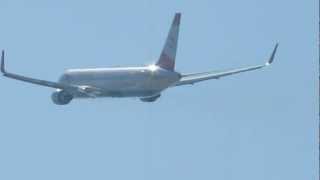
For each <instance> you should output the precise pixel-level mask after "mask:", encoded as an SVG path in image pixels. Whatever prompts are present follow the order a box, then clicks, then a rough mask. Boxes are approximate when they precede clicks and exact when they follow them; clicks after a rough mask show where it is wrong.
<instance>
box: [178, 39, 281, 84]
mask: <svg viewBox="0 0 320 180" xmlns="http://www.w3.org/2000/svg"><path fill="white" fill-rule="evenodd" d="M278 46H279V43H277V44H276V45H275V47H274V49H273V51H272V54H271V56H270V58H269V59H268V61H267V62H266V63H265V64H263V65H257V66H250V67H245V68H238V69H232V70H227V71H220V72H217V71H209V72H202V73H194V74H185V75H182V78H181V79H180V81H178V82H177V83H176V84H174V86H181V85H187V84H194V83H197V82H200V81H205V80H209V79H219V78H221V77H224V76H228V75H232V74H237V73H241V72H246V71H253V70H256V69H260V68H263V67H266V66H269V65H270V64H272V63H273V61H274V58H275V54H276V52H277V49H278Z"/></svg>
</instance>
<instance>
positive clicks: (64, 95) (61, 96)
mask: <svg viewBox="0 0 320 180" xmlns="http://www.w3.org/2000/svg"><path fill="white" fill-rule="evenodd" d="M51 99H52V101H53V102H54V103H55V104H57V105H66V104H68V103H69V102H70V101H71V100H72V99H73V96H72V95H71V94H70V93H68V92H66V91H64V90H57V91H56V92H54V93H52V95H51Z"/></svg>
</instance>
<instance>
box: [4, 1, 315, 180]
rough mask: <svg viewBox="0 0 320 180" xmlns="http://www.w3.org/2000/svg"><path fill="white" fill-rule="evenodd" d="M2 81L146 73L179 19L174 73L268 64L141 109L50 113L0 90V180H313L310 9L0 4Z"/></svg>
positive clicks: (31, 89) (173, 92)
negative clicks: (105, 71) (121, 69)
mask: <svg viewBox="0 0 320 180" xmlns="http://www.w3.org/2000/svg"><path fill="white" fill-rule="evenodd" d="M0 3H1V4H0V22H1V28H0V48H4V49H5V50H6V62H7V68H8V70H11V71H14V72H17V73H21V74H24V75H29V76H32V77H38V78H42V79H47V80H57V79H58V77H59V75H60V74H61V73H62V72H63V71H64V70H65V69H67V68H84V67H108V66H115V65H123V66H130V65H141V64H149V63H151V62H154V61H155V60H156V59H157V58H158V56H159V53H160V51H161V48H162V46H163V43H164V40H165V37H166V34H167V32H168V29H169V26H170V23H171V21H172V18H173V15H174V13H175V12H182V22H181V32H180V39H179V48H178V55H177V62H176V68H177V70H178V71H180V72H198V71H206V70H223V69H228V68H233V67H242V66H247V65H256V64H260V63H264V62H265V61H266V59H267V58H268V57H269V55H270V53H271V51H272V48H273V46H274V44H275V43H276V42H280V46H279V51H278V54H277V56H276V59H275V62H274V64H273V65H272V66H270V67H268V68H266V69H263V70H260V71H256V72H249V73H244V74H239V75H235V76H232V77H226V78H221V79H219V80H212V81H208V82H204V83H199V84H197V85H194V86H185V87H177V88H174V89H169V90H168V91H166V92H164V93H163V94H162V97H161V98H160V99H159V100H158V101H157V102H155V103H142V102H140V101H138V100H137V99H133V98H129V99H112V98H109V99H108V98H106V99H96V100H75V101H73V102H72V103H71V104H70V105H68V106H56V105H54V104H53V103H52V102H51V99H50V95H51V92H52V91H53V90H52V89H49V88H45V87H39V86H34V85H31V84H26V83H23V82H17V81H13V80H9V79H5V78H1V79H0V83H1V94H0V99H1V101H0V107H1V110H0V112H1V119H0V144H1V145H0V179H7V180H9V179H32V180H36V179H119V180H120V179H137V180H141V179H154V180H158V179H159V180H160V179H172V180H173V179H185V180H191V179H192V180H193V179H246V180H251V179H252V180H254V179H261V180H270V179H273V180H283V179H291V180H301V179H315V178H317V176H318V165H317V157H318V155H317V147H318V146H317V143H318V139H317V127H318V123H317V115H318V111H317V107H318V105H317V103H318V97H317V87H318V83H317V73H318V68H317V67H318V66H317V57H318V54H317V22H318V20H317V15H318V10H317V7H318V5H317V4H315V2H314V1H288V0H287V1H276V0H269V1H258V0H243V1H232V2H231V1H215V0H199V1H181V0H180V1H174V2H172V1H169V0H163V1H151V0H137V1H123V0H122V1H121V0H120V1H102V0H100V1H98V0H92V1H76V0H70V1H62V0H57V1H40V0H28V1H18V0H10V1H9V0H2V1H1V2H0Z"/></svg>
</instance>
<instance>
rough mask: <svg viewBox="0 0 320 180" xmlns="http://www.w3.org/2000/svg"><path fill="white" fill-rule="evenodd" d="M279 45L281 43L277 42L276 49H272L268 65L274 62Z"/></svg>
mask: <svg viewBox="0 0 320 180" xmlns="http://www.w3.org/2000/svg"><path fill="white" fill-rule="evenodd" d="M278 46H279V43H276V45H275V47H274V49H273V51H272V54H271V56H270V58H269V60H268V62H267V63H266V66H269V65H270V64H272V62H273V60H274V57H275V55H276V53H277V49H278Z"/></svg>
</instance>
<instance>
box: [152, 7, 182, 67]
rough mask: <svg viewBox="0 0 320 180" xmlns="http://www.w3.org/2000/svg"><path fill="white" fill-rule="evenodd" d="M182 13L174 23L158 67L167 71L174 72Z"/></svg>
mask: <svg viewBox="0 0 320 180" xmlns="http://www.w3.org/2000/svg"><path fill="white" fill-rule="evenodd" d="M180 18H181V13H176V14H175V16H174V20H173V22H172V25H171V28H170V31H169V34H168V37H167V40H166V42H165V44H164V47H163V49H162V52H161V55H160V58H159V60H158V62H157V65H158V66H160V67H161V68H164V69H166V70H170V71H174V65H175V59H176V52H177V46H178V37H179V26H180Z"/></svg>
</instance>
